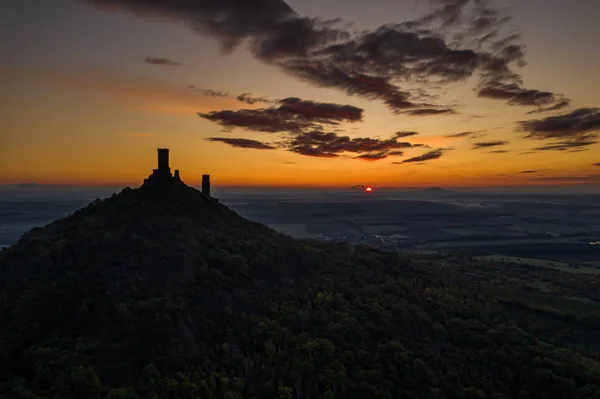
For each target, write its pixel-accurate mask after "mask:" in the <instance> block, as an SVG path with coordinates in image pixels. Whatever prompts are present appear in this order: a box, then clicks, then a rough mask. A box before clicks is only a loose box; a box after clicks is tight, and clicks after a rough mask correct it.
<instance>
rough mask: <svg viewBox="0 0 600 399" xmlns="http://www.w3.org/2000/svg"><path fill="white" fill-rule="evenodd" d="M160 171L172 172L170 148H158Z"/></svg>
mask: <svg viewBox="0 0 600 399" xmlns="http://www.w3.org/2000/svg"><path fill="white" fill-rule="evenodd" d="M158 171H159V172H168V173H169V174H171V168H170V167H169V149H168V148H159V149H158Z"/></svg>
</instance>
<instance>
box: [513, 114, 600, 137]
mask: <svg viewBox="0 0 600 399" xmlns="http://www.w3.org/2000/svg"><path fill="white" fill-rule="evenodd" d="M519 126H520V128H521V130H523V131H524V132H526V133H529V135H528V136H527V138H531V139H540V140H546V139H570V138H578V139H581V138H583V137H586V138H591V137H592V136H595V135H596V134H598V133H599V132H600V108H579V109H576V110H575V111H573V112H570V113H568V114H562V115H557V116H549V117H547V118H543V119H533V120H528V121H521V122H519Z"/></svg>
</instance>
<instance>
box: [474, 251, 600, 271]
mask: <svg viewBox="0 0 600 399" xmlns="http://www.w3.org/2000/svg"><path fill="white" fill-rule="evenodd" d="M475 259H477V260H481V261H492V262H512V263H518V264H521V265H530V266H535V267H549V268H552V269H555V270H560V271H563V272H567V273H577V274H600V269H597V268H594V267H589V266H581V265H579V264H570V263H566V262H557V261H548V260H544V259H534V258H521V257H516V256H505V255H485V256H477V257H475Z"/></svg>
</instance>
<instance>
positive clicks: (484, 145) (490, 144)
mask: <svg viewBox="0 0 600 399" xmlns="http://www.w3.org/2000/svg"><path fill="white" fill-rule="evenodd" d="M507 144H508V141H502V140H495V141H481V142H479V143H473V149H475V150H479V149H482V148H490V147H498V146H501V145H507Z"/></svg>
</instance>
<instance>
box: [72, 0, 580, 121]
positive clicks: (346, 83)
mask: <svg viewBox="0 0 600 399" xmlns="http://www.w3.org/2000/svg"><path fill="white" fill-rule="evenodd" d="M80 1H82V2H84V3H87V4H90V5H93V6H96V7H100V8H102V9H105V10H107V11H123V12H128V13H130V14H133V15H136V16H140V17H154V18H156V17H158V18H162V19H164V20H165V21H174V22H178V23H180V24H183V25H184V26H186V27H188V28H190V29H191V30H193V31H194V32H197V33H198V34H201V35H207V36H211V37H213V38H215V39H217V40H218V41H219V42H220V43H221V48H222V50H223V52H224V53H227V52H230V51H232V50H234V49H235V48H236V47H238V46H240V45H241V44H242V43H247V44H248V47H249V48H250V51H251V52H252V54H253V55H254V56H255V57H256V58H257V59H259V60H261V61H263V62H265V63H267V64H270V65H273V66H275V67H278V68H281V69H282V70H283V71H285V72H287V73H289V74H290V75H292V76H295V77H297V78H298V79H301V80H304V81H306V82H308V83H310V84H312V85H315V86H319V87H328V88H333V89H338V90H341V91H344V92H345V93H347V94H348V95H353V96H360V97H363V98H366V99H371V100H378V101H381V102H383V103H384V104H386V105H387V106H388V107H389V108H390V109H391V110H392V111H393V112H397V113H399V112H409V114H410V115H415V116H418V115H446V114H450V113H452V112H454V110H453V109H452V108H449V107H445V106H443V105H440V104H437V105H436V104H431V103H424V102H423V99H424V98H429V99H433V98H435V95H430V94H429V93H428V91H427V90H426V89H427V88H428V87H431V86H432V85H444V84H447V83H453V82H462V81H465V80H466V79H468V78H471V77H473V76H476V77H477V78H478V80H479V83H478V85H477V90H476V93H477V95H478V96H480V97H484V98H489V99H498V100H502V101H505V102H506V103H507V104H509V105H512V106H525V107H534V108H535V111H537V112H544V111H550V110H557V109H560V108H564V107H566V106H568V104H569V103H568V99H565V98H563V97H562V96H560V95H557V94H554V93H552V92H549V91H544V90H537V89H530V88H526V87H524V85H523V82H522V78H521V76H520V75H519V74H518V73H517V72H516V71H515V68H518V67H522V66H524V65H525V64H526V62H525V47H524V46H523V45H522V44H519V40H520V35H519V34H518V33H517V32H513V31H511V30H510V27H509V26H508V22H509V21H510V18H509V17H508V16H505V15H502V14H501V13H500V12H498V11H497V10H495V9H493V8H491V7H490V6H489V2H488V1H485V0H435V1H433V2H432V3H433V4H435V5H436V7H435V8H434V9H433V10H432V11H431V12H430V13H428V14H426V15H425V16H423V17H422V18H419V19H417V20H415V21H405V22H399V23H389V24H385V25H382V26H380V27H378V28H376V29H374V30H371V31H363V32H353V31H350V30H349V29H348V28H347V24H344V23H343V21H341V20H339V19H336V20H323V19H320V18H310V17H305V16H301V15H299V14H298V13H296V12H295V11H294V10H293V9H292V8H291V7H290V6H289V5H288V4H287V3H286V2H284V1H283V0H227V1H219V2H216V1H214V0H196V1H186V0H80ZM408 84H418V85H419V86H420V87H422V88H423V91H424V92H421V93H415V92H414V91H412V92H411V90H408V89H404V88H403V87H405V86H406V85H408Z"/></svg>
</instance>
